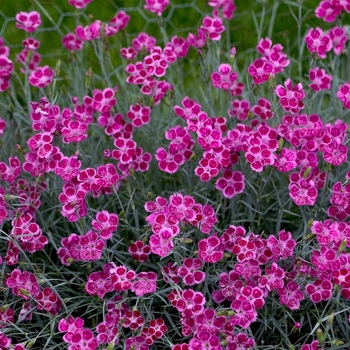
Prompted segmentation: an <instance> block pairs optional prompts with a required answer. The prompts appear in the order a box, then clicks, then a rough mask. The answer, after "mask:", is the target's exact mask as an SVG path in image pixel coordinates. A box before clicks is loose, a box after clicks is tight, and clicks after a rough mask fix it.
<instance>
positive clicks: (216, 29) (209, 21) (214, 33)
mask: <svg viewBox="0 0 350 350" xmlns="http://www.w3.org/2000/svg"><path fill="white" fill-rule="evenodd" d="M200 29H201V30H203V32H204V33H205V34H207V35H208V38H209V39H211V40H214V41H218V40H220V39H221V34H222V33H223V32H224V31H225V26H224V25H223V23H222V19H221V18H220V17H209V16H205V17H204V18H203V22H202V25H201V27H200Z"/></svg>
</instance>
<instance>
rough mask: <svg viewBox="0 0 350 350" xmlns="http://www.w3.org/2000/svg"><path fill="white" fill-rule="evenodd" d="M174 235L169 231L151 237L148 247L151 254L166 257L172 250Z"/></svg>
mask: <svg viewBox="0 0 350 350" xmlns="http://www.w3.org/2000/svg"><path fill="white" fill-rule="evenodd" d="M173 237H174V235H173V234H172V233H171V232H170V231H169V230H163V231H161V232H159V233H156V234H153V235H151V237H150V239H149V245H150V247H151V250H152V253H153V254H156V255H159V256H161V257H162V258H163V257H165V256H167V255H168V254H169V253H170V252H171V251H172V250H173V249H174V242H173Z"/></svg>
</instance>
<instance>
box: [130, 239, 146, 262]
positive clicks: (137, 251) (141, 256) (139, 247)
mask: <svg viewBox="0 0 350 350" xmlns="http://www.w3.org/2000/svg"><path fill="white" fill-rule="evenodd" d="M128 252H129V253H130V255H131V257H132V258H133V259H134V260H136V261H138V262H141V263H143V262H145V261H146V260H147V259H148V256H149V255H150V254H151V247H150V246H149V245H148V244H145V243H144V242H142V241H136V242H134V243H131V244H130V245H129V248H128Z"/></svg>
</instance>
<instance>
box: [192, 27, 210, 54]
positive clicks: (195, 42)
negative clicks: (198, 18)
mask: <svg viewBox="0 0 350 350" xmlns="http://www.w3.org/2000/svg"><path fill="white" fill-rule="evenodd" d="M197 33H198V35H197V36H196V35H194V34H192V33H188V35H187V41H188V43H189V44H190V45H191V46H192V47H194V48H196V49H201V48H202V47H203V46H205V44H206V43H207V34H206V32H204V29H203V28H202V27H199V28H198V31H197Z"/></svg>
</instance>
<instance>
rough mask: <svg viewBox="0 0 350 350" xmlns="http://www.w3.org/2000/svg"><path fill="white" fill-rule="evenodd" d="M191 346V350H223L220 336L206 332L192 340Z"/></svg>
mask: <svg viewBox="0 0 350 350" xmlns="http://www.w3.org/2000/svg"><path fill="white" fill-rule="evenodd" d="M189 346H190V349H193V350H201V349H211V350H220V349H222V346H221V345H220V339H219V338H218V336H217V335H214V334H211V333H209V332H206V331H202V332H198V333H196V335H195V337H194V338H192V339H191V340H190V342H189Z"/></svg>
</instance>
